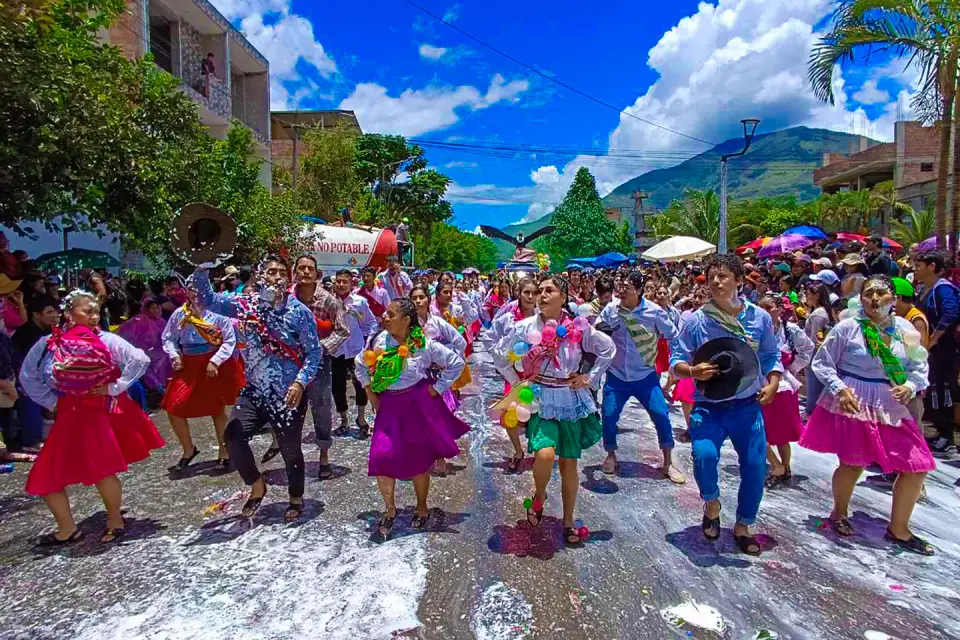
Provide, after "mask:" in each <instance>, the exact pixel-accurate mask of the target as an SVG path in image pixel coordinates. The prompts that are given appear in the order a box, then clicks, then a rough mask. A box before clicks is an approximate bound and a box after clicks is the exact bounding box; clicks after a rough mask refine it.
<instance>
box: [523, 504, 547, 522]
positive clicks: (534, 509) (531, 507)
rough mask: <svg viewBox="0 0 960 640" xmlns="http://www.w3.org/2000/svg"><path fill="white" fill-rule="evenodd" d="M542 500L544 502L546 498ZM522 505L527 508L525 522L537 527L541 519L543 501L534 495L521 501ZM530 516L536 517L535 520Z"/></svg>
mask: <svg viewBox="0 0 960 640" xmlns="http://www.w3.org/2000/svg"><path fill="white" fill-rule="evenodd" d="M544 502H546V500H544ZM523 506H524V508H526V510H527V522H529V523H530V524H531V525H533V526H534V527H539V526H540V522H541V521H542V520H543V502H540V501H539V500H537V498H536V497H534V498H527V499H526V500H524V501H523ZM538 507H539V508H538ZM530 516H533V517H534V518H535V519H536V522H534V521H533V520H531V519H530Z"/></svg>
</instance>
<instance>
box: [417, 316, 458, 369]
mask: <svg viewBox="0 0 960 640" xmlns="http://www.w3.org/2000/svg"><path fill="white" fill-rule="evenodd" d="M420 327H421V328H422V329H423V333H424V334H426V336H427V337H428V338H430V339H431V340H436V341H437V342H439V343H440V344H442V345H443V346H445V347H446V348H448V349H450V350H452V351H453V352H454V353H456V354H457V355H458V356H460V357H461V358H464V357H466V353H467V340H466V338H464V337H463V336H462V335H460V332H459V331H457V329H456V328H455V327H454V326H453V325H452V324H450V323H449V322H447V321H446V320H444V319H443V318H441V317H440V316H437V315H434V314H430V315H428V316H427V319H426V321H424V320H421V321H420Z"/></svg>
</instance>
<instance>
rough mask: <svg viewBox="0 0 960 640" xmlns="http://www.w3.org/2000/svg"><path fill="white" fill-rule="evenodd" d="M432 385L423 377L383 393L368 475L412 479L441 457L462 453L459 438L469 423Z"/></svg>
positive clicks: (371, 446) (375, 425)
mask: <svg viewBox="0 0 960 640" xmlns="http://www.w3.org/2000/svg"><path fill="white" fill-rule="evenodd" d="M429 385H430V383H428V382H427V381H423V382H420V383H418V384H416V385H414V386H412V387H410V388H408V389H403V390H401V391H396V392H393V391H384V392H383V393H381V394H380V409H379V411H377V419H376V421H375V422H374V424H373V437H372V438H371V440H370V459H369V462H368V464H367V475H370V476H385V477H387V478H394V479H396V480H410V479H411V478H413V477H415V476H418V475H420V474H422V473H426V472H427V471H429V470H430V467H432V466H433V463H434V462H436V461H437V460H439V459H440V458H455V457H456V456H457V455H458V454H459V453H460V448H459V447H458V446H457V438H459V437H460V436H462V435H464V434H465V433H467V432H468V431H469V430H470V426H469V425H468V424H467V423H466V422H464V421H463V420H461V419H460V418H458V417H457V416H455V415H454V414H453V412H451V411H450V409H448V408H447V404H446V403H445V402H444V400H443V397H442V396H432V395H430V392H429V391H428V389H429Z"/></svg>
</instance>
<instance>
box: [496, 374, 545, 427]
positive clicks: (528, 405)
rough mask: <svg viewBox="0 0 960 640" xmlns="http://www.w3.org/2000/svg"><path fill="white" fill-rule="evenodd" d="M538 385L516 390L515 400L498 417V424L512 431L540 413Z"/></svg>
mask: <svg viewBox="0 0 960 640" xmlns="http://www.w3.org/2000/svg"><path fill="white" fill-rule="evenodd" d="M539 397H540V385H527V384H524V385H523V386H521V387H519V388H518V391H517V399H516V400H513V401H511V402H510V403H509V404H508V405H507V410H506V411H504V412H503V414H502V415H501V416H500V424H502V425H503V426H505V427H507V428H508V429H513V428H514V427H516V426H517V425H518V424H520V423H521V422H524V423H525V422H529V420H530V417H531V416H532V415H533V414H535V413H537V412H539V411H540V403H539V402H538V398H539Z"/></svg>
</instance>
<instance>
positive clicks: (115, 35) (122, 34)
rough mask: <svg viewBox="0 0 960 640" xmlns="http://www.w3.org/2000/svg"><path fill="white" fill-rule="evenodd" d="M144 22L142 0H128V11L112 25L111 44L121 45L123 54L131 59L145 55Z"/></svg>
mask: <svg viewBox="0 0 960 640" xmlns="http://www.w3.org/2000/svg"><path fill="white" fill-rule="evenodd" d="M143 23H144V17H143V5H142V4H141V3H140V0H128V2H127V8H126V11H124V12H123V14H121V16H120V18H119V19H118V20H117V21H116V22H115V23H114V24H112V25H111V26H110V32H109V37H110V44H112V45H115V46H118V47H120V49H121V50H122V51H123V55H125V56H126V57H128V58H130V59H131V60H133V59H135V58H141V57H143V55H144V53H145V51H146V44H145V43H144V42H143V38H144V35H143Z"/></svg>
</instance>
